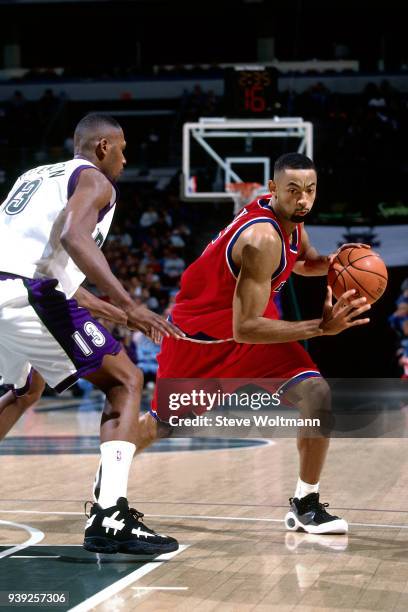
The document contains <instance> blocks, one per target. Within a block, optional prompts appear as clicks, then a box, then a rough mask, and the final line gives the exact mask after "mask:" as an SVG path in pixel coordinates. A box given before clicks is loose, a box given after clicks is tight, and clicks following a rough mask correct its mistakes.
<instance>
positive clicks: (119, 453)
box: [116, 450, 122, 461]
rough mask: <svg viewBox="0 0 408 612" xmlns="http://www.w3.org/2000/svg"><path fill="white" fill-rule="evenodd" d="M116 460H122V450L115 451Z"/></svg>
mask: <svg viewBox="0 0 408 612" xmlns="http://www.w3.org/2000/svg"><path fill="white" fill-rule="evenodd" d="M116 461H122V451H120V450H117V451H116Z"/></svg>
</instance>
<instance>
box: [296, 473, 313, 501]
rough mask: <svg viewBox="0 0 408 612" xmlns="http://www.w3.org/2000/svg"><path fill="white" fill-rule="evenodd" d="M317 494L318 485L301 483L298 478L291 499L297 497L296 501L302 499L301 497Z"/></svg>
mask: <svg viewBox="0 0 408 612" xmlns="http://www.w3.org/2000/svg"><path fill="white" fill-rule="evenodd" d="M318 492H319V483H318V482H316V484H309V483H307V482H303V480H301V479H300V478H298V481H297V485H296V491H295V494H294V496H293V497H297V498H298V499H302V497H306V495H309V493H318Z"/></svg>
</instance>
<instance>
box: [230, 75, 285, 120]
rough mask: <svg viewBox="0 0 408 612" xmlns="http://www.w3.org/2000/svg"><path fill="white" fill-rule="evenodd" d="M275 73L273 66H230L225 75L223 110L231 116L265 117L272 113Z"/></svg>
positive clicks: (275, 88) (274, 99)
mask: <svg viewBox="0 0 408 612" xmlns="http://www.w3.org/2000/svg"><path fill="white" fill-rule="evenodd" d="M277 75H278V71H277V70H276V69H275V68H271V67H268V68H264V67H262V66H260V67H249V66H248V67H242V68H230V69H229V70H227V73H226V77H225V94H224V95H225V98H224V100H225V110H226V112H227V114H228V115H229V116H231V117H252V118H256V117H265V116H270V115H273V114H274V104H275V102H276V92H277Z"/></svg>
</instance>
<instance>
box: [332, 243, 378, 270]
mask: <svg viewBox="0 0 408 612" xmlns="http://www.w3.org/2000/svg"><path fill="white" fill-rule="evenodd" d="M344 249H371V247H370V245H369V244H364V243H363V242H347V243H346V244H342V245H341V246H340V247H339V248H338V249H337V251H336V252H335V253H330V255H328V260H329V265H330V266H331V264H332V263H333V260H334V258H335V257H337V255H338V254H339V253H341V251H344Z"/></svg>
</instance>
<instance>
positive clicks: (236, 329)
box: [232, 320, 253, 344]
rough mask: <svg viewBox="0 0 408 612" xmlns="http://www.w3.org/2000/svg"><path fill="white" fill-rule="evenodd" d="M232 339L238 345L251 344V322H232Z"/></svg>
mask: <svg viewBox="0 0 408 612" xmlns="http://www.w3.org/2000/svg"><path fill="white" fill-rule="evenodd" d="M232 333H233V338H234V341H235V342H238V343H239V344H245V343H247V344H248V343H251V342H252V341H253V322H252V321H248V320H246V321H234V323H233V327H232Z"/></svg>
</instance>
